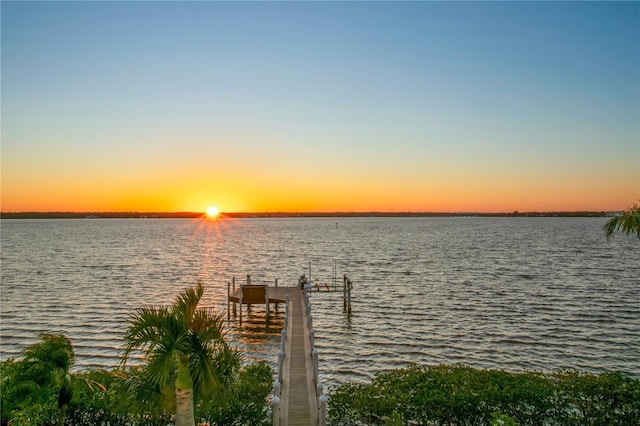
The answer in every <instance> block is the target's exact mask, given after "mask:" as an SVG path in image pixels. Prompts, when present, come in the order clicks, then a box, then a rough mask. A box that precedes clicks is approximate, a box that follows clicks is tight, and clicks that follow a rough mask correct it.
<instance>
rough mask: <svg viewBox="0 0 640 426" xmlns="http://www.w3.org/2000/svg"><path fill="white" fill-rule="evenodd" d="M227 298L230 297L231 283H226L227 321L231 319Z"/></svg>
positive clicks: (229, 304) (229, 303) (229, 302)
mask: <svg viewBox="0 0 640 426" xmlns="http://www.w3.org/2000/svg"><path fill="white" fill-rule="evenodd" d="M229 296H231V282H229V281H227V321H229V320H230V319H231V312H230V307H231V301H230V300H229Z"/></svg>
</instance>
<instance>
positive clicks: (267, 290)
mask: <svg viewBox="0 0 640 426" xmlns="http://www.w3.org/2000/svg"><path fill="white" fill-rule="evenodd" d="M264 298H265V301H264V307H265V309H266V310H267V325H268V324H269V284H265V286H264Z"/></svg>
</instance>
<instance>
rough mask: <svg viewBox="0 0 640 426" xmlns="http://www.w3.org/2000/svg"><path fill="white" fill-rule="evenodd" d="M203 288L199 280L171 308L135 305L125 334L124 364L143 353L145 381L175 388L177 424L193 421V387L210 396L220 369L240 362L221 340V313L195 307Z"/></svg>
mask: <svg viewBox="0 0 640 426" xmlns="http://www.w3.org/2000/svg"><path fill="white" fill-rule="evenodd" d="M203 292H204V288H203V286H202V284H201V283H198V285H197V286H196V287H195V288H187V289H184V290H183V291H181V292H180V294H179V295H178V297H177V298H176V301H175V303H174V304H173V306H171V307H170V308H169V307H143V308H140V309H137V310H136V311H135V312H134V313H132V314H131V321H130V325H129V327H128V328H127V331H126V333H125V337H124V340H125V348H124V356H123V365H126V362H127V359H128V358H129V356H130V355H131V353H132V352H133V351H136V350H139V351H142V352H143V353H144V356H145V360H146V362H147V364H146V366H145V368H144V369H143V371H144V375H145V379H146V380H148V381H149V382H150V383H152V384H153V385H154V386H157V387H159V388H160V389H166V387H167V386H169V385H171V384H173V385H174V386H175V397H176V426H194V425H195V417H194V389H195V391H196V392H197V393H202V394H212V393H213V392H214V391H215V390H217V389H218V388H220V385H221V383H222V382H223V380H224V372H225V371H226V372H228V370H229V369H230V368H231V369H232V370H234V371H235V369H237V367H238V366H239V364H240V355H239V353H238V352H237V351H235V350H233V349H231V348H230V347H229V346H228V345H227V343H226V342H225V339H224V334H225V333H224V319H223V316H222V315H220V314H216V313H215V312H213V311H211V310H208V309H204V308H200V309H199V308H198V307H197V306H198V303H199V302H200V299H201V298H202V294H203Z"/></svg>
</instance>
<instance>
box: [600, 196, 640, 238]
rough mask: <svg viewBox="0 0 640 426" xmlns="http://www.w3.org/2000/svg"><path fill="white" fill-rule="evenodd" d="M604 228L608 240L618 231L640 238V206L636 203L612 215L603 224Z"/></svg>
mask: <svg viewBox="0 0 640 426" xmlns="http://www.w3.org/2000/svg"><path fill="white" fill-rule="evenodd" d="M602 230H603V231H604V235H605V236H606V237H607V239H608V240H610V239H611V238H613V235H614V234H615V232H616V231H622V232H623V233H625V234H627V235H635V236H636V237H638V238H640V206H639V205H637V204H634V205H633V207H631V208H630V209H629V210H627V211H625V212H623V213H622V214H620V215H618V216H614V217H612V218H611V219H609V220H608V221H607V222H606V223H605V224H604V225H603V226H602Z"/></svg>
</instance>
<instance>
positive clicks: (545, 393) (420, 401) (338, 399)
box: [329, 365, 640, 425]
mask: <svg viewBox="0 0 640 426" xmlns="http://www.w3.org/2000/svg"><path fill="white" fill-rule="evenodd" d="M329 417H330V421H331V423H332V424H334V425H356V424H366V425H384V424H393V423H395V422H397V421H398V420H401V421H402V422H404V424H408V425H411V424H415V425H432V424H433V425H450V424H456V425H492V424H498V425H511V424H518V425H547V424H554V425H556V424H557V425H584V424H586V425H633V424H636V425H638V424H640V421H639V420H638V419H640V380H638V379H634V378H630V377H625V376H623V375H621V374H619V373H604V374H600V375H596V374H587V373H578V372H574V371H568V372H560V373H549V374H545V373H539V372H523V373H507V372H504V371H498V370H480V369H474V368H471V367H466V366H461V365H454V366H451V365H440V366H436V367H419V366H417V365H411V366H409V367H408V368H405V369H399V370H396V371H393V372H390V373H386V374H378V375H376V376H375V378H374V379H373V380H372V382H371V384H368V385H356V384H346V385H343V386H340V387H339V388H337V389H335V390H334V391H332V392H331V393H330V399H329Z"/></svg>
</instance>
